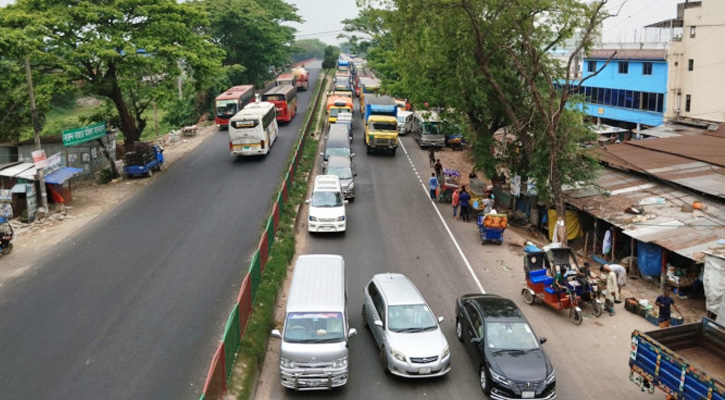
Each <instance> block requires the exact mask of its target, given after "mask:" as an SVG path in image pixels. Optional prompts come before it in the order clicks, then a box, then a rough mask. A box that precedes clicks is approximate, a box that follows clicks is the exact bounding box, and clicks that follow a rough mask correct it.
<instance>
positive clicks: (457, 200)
mask: <svg viewBox="0 0 725 400" xmlns="http://www.w3.org/2000/svg"><path fill="white" fill-rule="evenodd" d="M451 204H453V220H456V219H458V217H457V214H458V207H459V205H460V204H461V192H460V190H458V189H456V190H454V191H453V195H452V196H451Z"/></svg>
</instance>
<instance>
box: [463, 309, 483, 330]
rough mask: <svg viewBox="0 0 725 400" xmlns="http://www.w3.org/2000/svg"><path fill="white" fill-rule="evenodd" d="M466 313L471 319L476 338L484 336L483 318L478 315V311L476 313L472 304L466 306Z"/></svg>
mask: <svg viewBox="0 0 725 400" xmlns="http://www.w3.org/2000/svg"><path fill="white" fill-rule="evenodd" d="M465 308H466V313H467V314H468V318H470V319H471V328H473V332H475V333H476V337H479V338H480V337H482V336H483V323H482V321H481V317H479V315H478V311H476V309H475V307H473V306H472V305H471V304H466V306H465Z"/></svg>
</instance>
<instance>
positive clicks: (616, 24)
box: [0, 0, 723, 44]
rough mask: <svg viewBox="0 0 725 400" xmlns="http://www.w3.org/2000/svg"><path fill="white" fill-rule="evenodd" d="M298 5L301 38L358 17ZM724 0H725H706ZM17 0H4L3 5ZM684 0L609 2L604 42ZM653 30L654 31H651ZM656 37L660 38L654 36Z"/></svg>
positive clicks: (671, 12) (347, 5)
mask: <svg viewBox="0 0 725 400" xmlns="http://www.w3.org/2000/svg"><path fill="white" fill-rule="evenodd" d="M287 1H288V2H289V3H292V4H294V5H296V6H297V8H298V9H299V14H300V15H301V16H302V18H303V19H304V20H305V22H304V23H303V24H293V25H294V26H295V27H296V28H297V29H298V30H299V32H298V33H297V35H298V36H299V38H301V39H302V38H304V39H307V38H319V39H320V40H322V41H324V42H326V43H329V44H336V43H338V42H339V39H337V35H339V34H340V32H342V23H341V21H342V20H343V19H347V18H354V17H355V16H356V15H357V13H358V9H357V6H356V5H355V0H287ZM705 1H723V0H705ZM12 2H13V0H0V6H4V5H7V4H10V3H12ZM681 2H684V0H610V4H609V6H608V8H609V10H610V12H612V13H614V12H616V11H617V9H618V8H619V7H620V5H622V3H624V7H623V8H622V11H621V12H620V13H619V16H618V17H614V18H612V19H610V20H607V21H606V22H605V25H604V30H603V36H604V38H603V39H604V42H620V41H624V42H631V41H635V40H642V32H643V27H644V26H645V25H648V24H651V23H653V22H657V21H661V20H664V19H668V18H674V17H675V16H676V14H677V3H681ZM651 33H652V32H650V34H651ZM650 39H651V40H656V38H654V39H653V38H650Z"/></svg>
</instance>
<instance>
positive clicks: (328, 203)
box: [310, 192, 342, 207]
mask: <svg viewBox="0 0 725 400" xmlns="http://www.w3.org/2000/svg"><path fill="white" fill-rule="evenodd" d="M310 205H312V207H340V206H342V196H341V195H340V192H313V193H312V201H310Z"/></svg>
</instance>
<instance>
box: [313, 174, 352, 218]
mask: <svg viewBox="0 0 725 400" xmlns="http://www.w3.org/2000/svg"><path fill="white" fill-rule="evenodd" d="M306 203H308V204H309V205H310V210H309V215H308V217H307V230H308V231H309V232H345V230H346V229H347V215H346V213H345V204H347V200H345V199H344V198H343V195H342V189H341V187H340V178H338V177H337V176H335V175H318V176H317V177H315V186H314V188H313V189H312V197H311V198H309V199H307V201H306Z"/></svg>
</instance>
